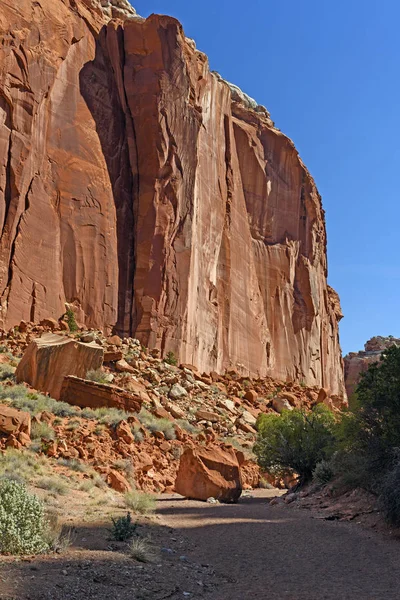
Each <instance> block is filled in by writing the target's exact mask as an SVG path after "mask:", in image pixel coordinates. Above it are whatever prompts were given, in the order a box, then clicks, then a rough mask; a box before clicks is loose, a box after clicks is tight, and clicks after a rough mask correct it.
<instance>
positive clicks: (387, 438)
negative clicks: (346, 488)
mask: <svg viewBox="0 0 400 600" xmlns="http://www.w3.org/2000/svg"><path fill="white" fill-rule="evenodd" d="M356 392H357V404H358V407H356V408H355V409H354V413H355V415H356V419H357V422H358V425H359V429H358V432H357V436H356V443H357V444H358V449H359V451H361V452H362V453H363V454H364V455H365V456H366V457H368V470H369V472H370V473H371V476H374V477H376V476H378V477H379V476H381V475H383V474H384V472H385V471H386V469H387V468H389V467H390V466H391V464H392V460H393V451H394V449H395V448H400V347H397V346H392V347H391V348H388V349H387V350H385V351H384V352H383V353H382V360H381V362H379V363H375V364H372V365H371V366H370V367H369V369H368V370H367V371H366V372H365V373H363V374H362V376H361V380H360V383H359V385H358V386H357V390H356Z"/></svg>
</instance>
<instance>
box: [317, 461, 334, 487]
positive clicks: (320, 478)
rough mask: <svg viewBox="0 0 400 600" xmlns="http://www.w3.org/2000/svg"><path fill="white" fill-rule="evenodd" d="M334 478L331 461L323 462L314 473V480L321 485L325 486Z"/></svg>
mask: <svg viewBox="0 0 400 600" xmlns="http://www.w3.org/2000/svg"><path fill="white" fill-rule="evenodd" d="M333 476H334V470H333V468H332V465H331V463H330V462H329V461H326V460H321V461H320V462H319V463H318V464H317V465H316V467H315V469H314V471H313V480H314V481H315V482H316V483H319V484H320V485H325V484H326V483H329V481H330V480H331V479H332V478H333Z"/></svg>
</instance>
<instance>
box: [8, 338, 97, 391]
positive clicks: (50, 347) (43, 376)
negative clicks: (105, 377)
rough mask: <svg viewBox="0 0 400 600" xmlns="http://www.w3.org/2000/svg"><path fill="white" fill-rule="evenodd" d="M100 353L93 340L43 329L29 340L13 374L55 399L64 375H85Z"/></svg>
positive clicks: (93, 366)
mask: <svg viewBox="0 0 400 600" xmlns="http://www.w3.org/2000/svg"><path fill="white" fill-rule="evenodd" d="M103 355H104V351H103V348H102V347H101V346H98V345H97V344H95V343H94V342H93V343H91V344H83V343H81V342H78V341H77V340H74V339H71V338H67V337H63V336H60V335H55V334H53V333H47V334H45V335H43V336H42V337H41V338H38V339H35V340H33V341H32V342H31V343H30V344H29V346H28V348H27V349H26V352H25V354H24V356H23V357H22V360H21V362H20V363H19V365H18V367H17V370H16V372H15V377H16V379H17V381H18V382H22V381H24V382H25V383H28V384H29V385H31V386H32V387H34V388H35V389H37V390H40V391H42V392H45V393H48V394H50V396H52V397H53V398H56V400H59V399H60V393H61V387H62V384H63V381H64V377H66V376H67V375H75V376H77V377H85V376H86V373H87V372H88V371H90V370H91V369H99V368H100V367H101V365H102V364H103Z"/></svg>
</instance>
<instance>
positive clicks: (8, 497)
mask: <svg viewBox="0 0 400 600" xmlns="http://www.w3.org/2000/svg"><path fill="white" fill-rule="evenodd" d="M47 531H48V523H47V522H46V519H45V514H44V506H43V503H42V502H41V501H40V500H39V499H38V498H37V497H36V496H34V495H32V494H30V493H29V492H28V491H27V489H26V487H25V485H24V484H21V483H18V482H16V481H11V480H7V479H5V480H3V481H0V552H1V553H2V554H39V553H41V552H45V551H46V550H48V548H49V544H48V542H47V541H46V534H47Z"/></svg>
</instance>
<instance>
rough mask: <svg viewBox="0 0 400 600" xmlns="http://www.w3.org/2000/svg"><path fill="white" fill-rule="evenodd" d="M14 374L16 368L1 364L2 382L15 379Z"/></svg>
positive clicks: (0, 378)
mask: <svg viewBox="0 0 400 600" xmlns="http://www.w3.org/2000/svg"><path fill="white" fill-rule="evenodd" d="M14 373H15V367H12V366H11V365H1V364H0V381H4V380H6V379H11V377H14Z"/></svg>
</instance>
